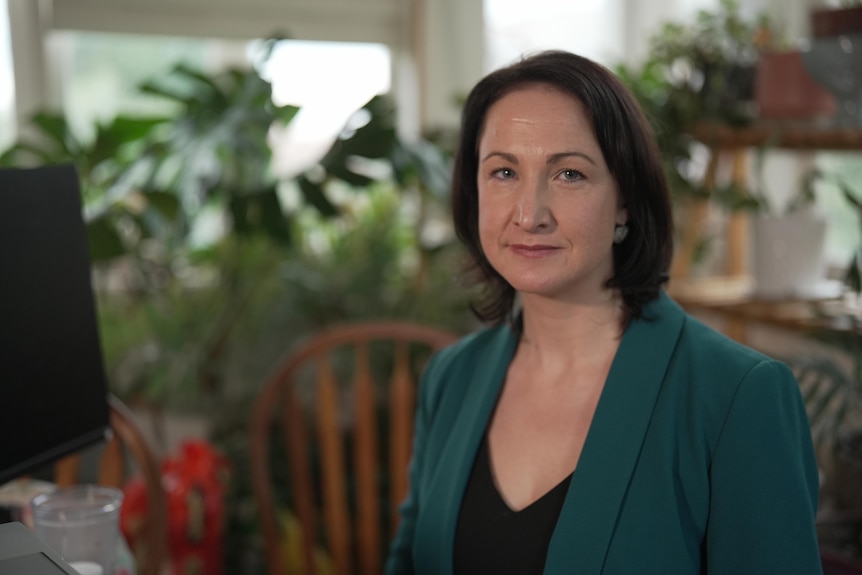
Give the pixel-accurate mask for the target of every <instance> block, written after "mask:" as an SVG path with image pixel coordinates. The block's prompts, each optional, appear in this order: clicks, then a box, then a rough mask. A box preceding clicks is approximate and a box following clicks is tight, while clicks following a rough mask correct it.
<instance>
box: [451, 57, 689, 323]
mask: <svg viewBox="0 0 862 575" xmlns="http://www.w3.org/2000/svg"><path fill="white" fill-rule="evenodd" d="M537 82H538V83H545V84H550V85H552V86H554V87H556V88H557V89H559V90H562V91H563V92H565V93H568V94H571V95H572V96H573V97H574V98H576V99H577V100H578V101H580V102H581V104H582V105H583V106H584V108H585V109H586V113H587V114H588V116H589V119H590V120H591V123H592V127H593V131H594V133H595V137H596V139H597V141H598V144H599V146H600V148H601V150H602V154H603V155H604V158H605V162H606V164H607V166H608V168H609V170H610V173H611V174H612V175H613V177H614V179H615V180H616V183H617V188H618V190H619V194H620V202H621V205H622V206H623V207H625V208H626V210H627V211H628V222H627V225H628V227H629V233H628V236H627V237H626V239H625V241H623V242H621V243H619V244H614V246H613V255H614V273H613V275H612V276H611V278H610V279H609V280H608V281H607V283H606V287H608V288H615V289H618V290H619V292H620V294H621V296H622V300H623V306H624V308H625V316H624V323H625V324H627V323H628V322H629V321H630V320H631V319H634V318H639V317H641V315H642V309H643V306H644V304H646V303H647V302H649V301H650V300H652V299H655V298H656V297H658V295H659V290H660V289H661V286H662V284H664V283H665V282H667V281H668V269H669V266H670V261H671V257H672V254H673V218H672V214H671V204H670V194H669V192H668V186H667V181H666V179H665V174H664V169H663V167H662V163H661V159H660V155H659V151H658V146H657V144H656V140H655V137H654V136H653V133H652V130H651V128H650V126H649V123H648V122H647V120H646V118H645V117H644V114H643V112H642V111H641V109H640V106H638V104H637V102H636V101H635V99H634V97H633V96H632V95H631V93H630V92H629V91H628V89H627V88H626V87H625V86H624V85H623V83H622V82H621V81H620V80H619V79H618V78H617V77H616V76H615V75H614V74H613V73H612V72H610V71H609V70H608V69H607V68H605V67H603V66H601V65H599V64H597V63H595V62H593V61H591V60H588V59H587V58H584V57H581V56H577V55H575V54H571V53H569V52H563V51H546V52H540V53H538V54H535V55H532V56H530V57H527V58H524V59H522V60H520V61H519V62H517V63H515V64H512V65H510V66H507V67H505V68H501V69H499V70H496V71H494V72H492V73H490V74H488V75H487V76H485V77H484V78H483V79H482V80H480V81H479V83H478V84H476V86H475V87H474V88H473V89H472V90H471V91H470V94H469V95H468V97H467V100H466V102H465V105H464V109H463V112H462V117H461V131H460V136H459V140H458V149H457V153H456V155H455V162H454V172H453V178H452V215H453V219H454V224H455V231H456V233H457V235H458V237H459V238H460V239H461V241H462V242H464V244H465V245H466V247H467V249H468V251H469V254H470V256H471V260H472V261H471V262H470V269H471V271H472V272H477V273H475V275H474V276H473V278H472V281H473V283H474V284H480V285H481V286H482V288H483V289H482V291H481V292H480V295H479V296H478V298H476V300H475V301H474V302H473V305H472V309H473V312H474V313H475V314H476V316H477V317H478V318H479V319H480V320H482V321H484V322H486V323H491V324H500V323H502V322H504V321H506V320H512V319H514V318H513V317H512V316H513V308H514V304H515V289H514V288H513V287H512V286H511V285H510V284H509V283H508V282H507V281H506V280H505V279H504V278H503V276H501V275H500V274H499V273H498V272H497V270H495V269H494V267H493V266H492V265H491V263H490V262H489V261H488V259H487V258H486V257H485V254H484V253H483V251H482V245H481V243H480V240H479V193H478V185H477V172H478V167H479V157H478V155H479V138H480V136H481V132H482V129H483V126H484V122H485V116H486V114H487V113H488V109H489V108H490V107H491V106H492V105H493V104H494V103H495V102H496V101H497V100H499V99H500V98H501V97H503V96H504V95H505V94H507V93H508V92H510V91H512V90H514V89H516V88H518V87H520V86H523V85H525V84H530V83H537Z"/></svg>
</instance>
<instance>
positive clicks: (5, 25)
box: [0, 0, 15, 151]
mask: <svg viewBox="0 0 862 575" xmlns="http://www.w3.org/2000/svg"><path fill="white" fill-rule="evenodd" d="M10 42H11V39H10V37H9V12H8V10H7V6H6V0H0V151H2V150H5V149H6V148H8V147H9V146H10V145H12V142H14V141H15V78H14V74H13V71H12V46H11V44H10Z"/></svg>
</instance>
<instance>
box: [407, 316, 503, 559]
mask: <svg viewBox="0 0 862 575" xmlns="http://www.w3.org/2000/svg"><path fill="white" fill-rule="evenodd" d="M516 344H517V338H516V337H515V335H514V333H513V332H512V330H511V329H510V328H508V327H500V328H497V333H495V334H493V336H492V340H491V342H490V343H489V345H488V346H487V347H485V348H484V349H483V350H482V352H481V353H480V354H477V356H476V357H475V358H472V360H473V361H472V363H471V367H472V366H477V369H475V370H472V369H471V370H463V371H461V372H459V373H456V374H453V377H454V378H455V379H458V381H452V382H449V383H448V385H452V386H464V387H465V388H466V391H465V393H464V395H463V396H460V395H458V394H453V396H452V399H451V402H452V403H453V405H441V406H440V409H439V412H440V413H451V414H454V418H453V423H452V430H451V432H450V433H449V434H448V439H447V441H446V445H445V447H444V448H443V451H442V453H441V454H440V457H439V459H438V461H437V464H438V467H437V469H436V471H435V473H434V476H433V478H432V479H431V484H430V485H431V487H430V492H429V495H428V501H433V502H434V503H435V504H434V506H433V508H429V509H426V510H424V511H423V514H422V519H421V523H422V525H417V529H416V532H417V533H422V534H423V536H426V535H427V536H430V539H429V540H433V541H435V543H436V546H434V547H432V546H422V547H423V548H424V549H423V553H424V552H428V555H427V556H425V557H416V558H415V559H416V562H417V564H418V565H422V566H423V572H428V573H434V574H435V575H451V573H452V557H453V547H454V546H453V544H454V541H455V528H456V526H457V521H458V514H459V512H460V509H461V500H462V499H463V496H464V490H465V489H466V488H467V480H468V478H469V476H470V472H471V471H472V469H473V462H474V460H475V459H476V453H477V451H478V449H479V442H480V441H481V440H482V437H483V436H484V434H485V429H486V428H487V427H488V422H489V420H490V417H491V413H492V412H493V410H494V406H495V405H496V404H497V398H498V397H499V395H500V390H501V388H502V385H503V381H504V380H505V376H506V371H507V370H508V368H509V363H510V362H511V360H512V355H513V354H514V352H515V347H516ZM454 402H458V403H460V405H458V404H455V403H454ZM435 565H436V568H434V567H431V566H435ZM426 570H427V571H426Z"/></svg>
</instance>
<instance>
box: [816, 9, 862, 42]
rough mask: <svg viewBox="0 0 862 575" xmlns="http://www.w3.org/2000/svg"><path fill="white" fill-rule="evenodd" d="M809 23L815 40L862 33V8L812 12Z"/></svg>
mask: <svg viewBox="0 0 862 575" xmlns="http://www.w3.org/2000/svg"><path fill="white" fill-rule="evenodd" d="M809 22H810V24H811V36H812V37H814V38H825V37H827V36H840V35H842V34H853V33H854V32H862V6H850V7H847V8H819V9H817V10H812V11H811V12H810V13H809Z"/></svg>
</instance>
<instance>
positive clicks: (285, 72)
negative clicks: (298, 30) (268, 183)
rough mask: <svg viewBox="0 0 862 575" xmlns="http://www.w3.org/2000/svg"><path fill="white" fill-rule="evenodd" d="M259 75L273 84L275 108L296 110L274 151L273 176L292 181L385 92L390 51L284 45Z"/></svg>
mask: <svg viewBox="0 0 862 575" xmlns="http://www.w3.org/2000/svg"><path fill="white" fill-rule="evenodd" d="M261 75H262V76H263V77H264V78H266V79H267V80H269V81H270V82H271V83H272V91H273V101H274V102H275V103H276V104H278V105H284V104H293V105H295V106H299V107H300V111H299V113H298V114H297V115H296V117H295V118H294V119H293V121H292V122H291V123H290V125H289V126H288V127H287V129H286V130H284V131H283V132H281V133H277V134H276V143H275V145H274V155H275V158H274V161H275V169H276V171H277V172H278V173H279V175H283V176H290V175H293V174H296V173H298V172H300V171H303V170H304V169H306V168H308V167H309V166H311V165H313V164H314V163H315V162H316V161H318V160H319V159H320V157H321V156H322V155H323V154H324V153H326V151H327V150H328V149H329V147H330V146H331V145H332V142H333V141H334V139H335V138H336V137H337V136H338V134H339V133H340V132H341V130H342V128H343V127H344V125H345V123H346V122H347V119H348V118H349V117H350V116H351V115H352V114H353V113H354V112H355V111H356V110H357V109H359V108H360V107H362V105H364V104H365V103H366V102H368V100H370V99H371V98H373V97H374V96H376V95H378V94H384V93H386V92H388V91H389V87H390V81H391V67H390V58H389V50H388V48H386V46H384V45H382V44H359V43H341V42H308V41H298V40H285V41H282V42H279V44H278V45H277V46H276V48H275V50H274V51H273V54H272V57H271V58H270V60H269V62H268V64H267V65H266V66H265V68H264V69H263V70H261Z"/></svg>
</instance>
